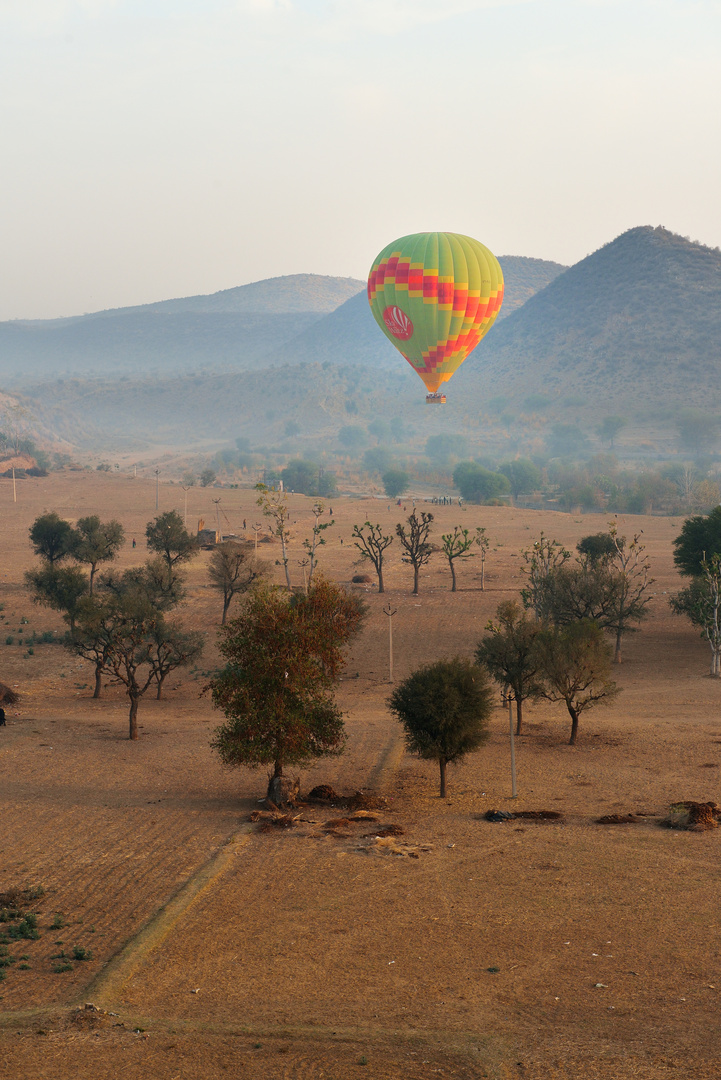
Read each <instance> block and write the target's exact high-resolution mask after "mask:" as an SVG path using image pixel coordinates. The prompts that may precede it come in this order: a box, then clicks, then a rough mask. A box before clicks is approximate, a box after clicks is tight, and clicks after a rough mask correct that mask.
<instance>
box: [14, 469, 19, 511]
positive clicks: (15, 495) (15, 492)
mask: <svg viewBox="0 0 721 1080" xmlns="http://www.w3.org/2000/svg"><path fill="white" fill-rule="evenodd" d="M17 501H18V493H17V488H16V487H15V466H14V465H13V502H14V503H16V502H17Z"/></svg>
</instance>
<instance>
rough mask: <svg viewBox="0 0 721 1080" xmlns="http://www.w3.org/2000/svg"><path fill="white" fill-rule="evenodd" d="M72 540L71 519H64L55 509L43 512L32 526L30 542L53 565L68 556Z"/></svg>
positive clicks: (37, 553)
mask: <svg viewBox="0 0 721 1080" xmlns="http://www.w3.org/2000/svg"><path fill="white" fill-rule="evenodd" d="M72 540H73V528H72V525H71V524H70V522H69V521H64V520H63V519H62V518H61V517H60V515H59V514H57V513H56V512H55V511H54V510H51V511H50V512H49V513H47V514H41V515H40V517H38V518H35V521H34V522H33V523H32V525H31V526H30V543H31V544H32V546H33V551H34V552H35V554H36V555H39V556H40V557H41V558H42V559H45V560H46V561H47V562H48V563H50V566H51V567H54V566H55V563H57V562H61V561H62V560H63V559H66V558H67V557H68V555H69V554H70V551H71V548H72Z"/></svg>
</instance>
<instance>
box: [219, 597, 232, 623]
mask: <svg viewBox="0 0 721 1080" xmlns="http://www.w3.org/2000/svg"><path fill="white" fill-rule="evenodd" d="M232 599H233V594H232V593H227V594H225V595H224V596H223V618H222V619H221V620H220V625H221V626H225V620H226V619H227V617H228V608H229V607H230V601H231V600H232Z"/></svg>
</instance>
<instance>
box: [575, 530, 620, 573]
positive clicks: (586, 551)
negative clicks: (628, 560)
mask: <svg viewBox="0 0 721 1080" xmlns="http://www.w3.org/2000/svg"><path fill="white" fill-rule="evenodd" d="M576 551H577V552H578V554H579V555H580V556H581V557H582V558H583V559H585V560H587V561H588V563H589V564H590V565H591V566H599V565H603V564H604V563H607V562H608V561H609V560H610V559H612V558H613V556H614V555H615V554H616V545H615V543H614V542H613V537H612V536H611V534H610V533H607V532H605V533H604V532H600V533H593V534H592V535H591V536H584V537H583V538H582V539H581V540H579V541H578V543H577V544H576Z"/></svg>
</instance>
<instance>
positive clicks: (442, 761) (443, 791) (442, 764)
mask: <svg viewBox="0 0 721 1080" xmlns="http://www.w3.org/2000/svg"><path fill="white" fill-rule="evenodd" d="M438 764H439V765H440V769H441V798H442V799H445V797H446V759H445V758H439V759H438Z"/></svg>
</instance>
